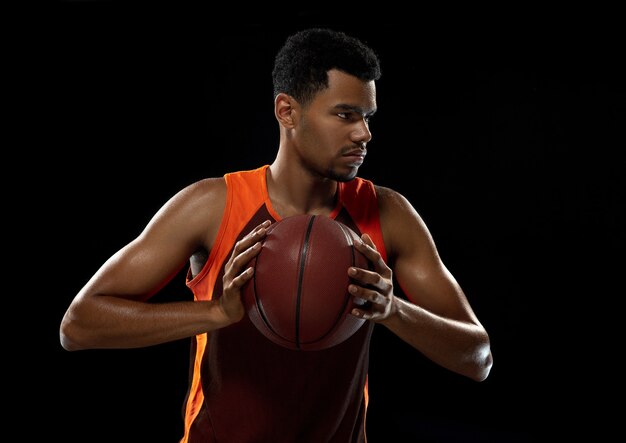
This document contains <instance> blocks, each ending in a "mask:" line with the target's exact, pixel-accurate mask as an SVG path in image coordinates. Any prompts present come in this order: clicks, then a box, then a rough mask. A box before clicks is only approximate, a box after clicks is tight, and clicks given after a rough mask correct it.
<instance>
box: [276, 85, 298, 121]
mask: <svg viewBox="0 0 626 443" xmlns="http://www.w3.org/2000/svg"><path fill="white" fill-rule="evenodd" d="M297 109H298V102H297V101H296V100H295V99H294V98H293V97H292V96H290V95H288V94H285V93H282V92H281V93H280V94H278V95H277V96H276V99H275V100H274V115H275V116H276V120H278V123H280V124H281V126H284V127H285V128H288V129H290V128H293V127H294V125H295V123H296V114H297Z"/></svg>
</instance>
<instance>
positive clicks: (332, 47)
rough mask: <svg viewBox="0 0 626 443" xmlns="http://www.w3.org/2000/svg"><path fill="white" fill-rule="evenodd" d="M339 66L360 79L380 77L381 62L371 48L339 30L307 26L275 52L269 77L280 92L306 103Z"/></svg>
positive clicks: (326, 85) (341, 69)
mask: <svg viewBox="0 0 626 443" xmlns="http://www.w3.org/2000/svg"><path fill="white" fill-rule="evenodd" d="M331 69H338V70H340V71H343V72H345V73H347V74H350V75H353V76H355V77H357V78H359V79H361V80H363V81H371V80H378V79H379V78H380V75H381V72H380V62H379V60H378V56H377V55H376V53H375V52H374V50H373V49H372V48H370V47H369V46H367V45H366V44H365V43H363V42H362V41H361V40H359V39H357V38H355V37H352V36H349V35H347V34H345V33H343V32H341V31H336V30H332V29H327V28H310V29H306V30H303V31H299V32H296V33H295V34H293V35H291V36H290V37H288V38H287V40H286V41H285V44H284V45H283V47H282V48H281V49H280V50H279V51H278V53H277V54H276V58H275V60H274V69H273V71H272V79H273V83H274V98H276V96H277V95H278V94H280V93H286V94H289V95H291V96H292V97H294V98H295V99H296V100H298V102H300V104H302V105H307V104H308V103H309V102H310V101H311V100H312V99H313V96H314V95H315V94H316V93H317V92H318V91H320V90H322V89H325V88H327V87H328V71H330V70H331Z"/></svg>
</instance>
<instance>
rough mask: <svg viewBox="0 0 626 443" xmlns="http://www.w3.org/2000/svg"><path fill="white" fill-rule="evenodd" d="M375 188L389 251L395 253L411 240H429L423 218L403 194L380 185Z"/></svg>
mask: <svg viewBox="0 0 626 443" xmlns="http://www.w3.org/2000/svg"><path fill="white" fill-rule="evenodd" d="M375 189H376V195H377V196H378V208H379V211H380V224H381V228H382V231H383V235H384V238H385V244H387V245H388V247H389V249H390V250H391V251H395V252H396V253H397V252H398V251H399V250H402V249H403V248H404V247H405V246H407V244H408V243H411V242H420V243H422V242H427V243H429V242H430V241H431V236H430V233H429V231H428V228H427V226H426V224H425V223H424V220H423V219H422V217H421V216H420V214H419V213H418V212H417V210H416V209H415V207H414V206H413V204H412V203H411V202H410V201H409V200H408V199H407V198H406V197H405V196H404V195H403V194H401V193H400V192H398V191H396V190H394V189H391V188H388V187H385V186H380V185H376V186H375Z"/></svg>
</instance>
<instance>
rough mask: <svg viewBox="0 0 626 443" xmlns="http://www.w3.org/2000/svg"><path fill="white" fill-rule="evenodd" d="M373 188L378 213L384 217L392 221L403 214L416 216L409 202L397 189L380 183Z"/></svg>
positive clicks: (400, 217)
mask: <svg viewBox="0 0 626 443" xmlns="http://www.w3.org/2000/svg"><path fill="white" fill-rule="evenodd" d="M375 188H376V195H377V196H378V205H379V209H380V214H381V217H383V218H384V219H389V221H393V220H396V219H402V217H403V216H409V217H415V216H418V214H417V211H416V210H415V208H414V207H413V205H412V204H411V202H409V200H408V199H407V198H406V197H405V196H404V195H402V194H401V193H399V192H398V191H396V190H394V189H391V188H387V187H385V186H380V185H376V186H375ZM418 217H419V216H418Z"/></svg>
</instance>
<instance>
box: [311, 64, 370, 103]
mask: <svg viewBox="0 0 626 443" xmlns="http://www.w3.org/2000/svg"><path fill="white" fill-rule="evenodd" d="M313 103H315V104H317V105H320V106H324V107H334V106H338V105H348V106H352V107H355V108H360V109H362V110H363V111H364V113H371V112H373V111H375V110H376V84H375V82H374V81H373V80H372V81H365V82H364V81H362V80H360V79H358V78H357V77H354V76H353V75H350V74H346V73H345V72H341V71H338V70H336V69H332V70H330V71H328V88H326V89H324V90H322V91H320V92H318V93H317V95H316V96H315V99H314V100H313Z"/></svg>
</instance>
